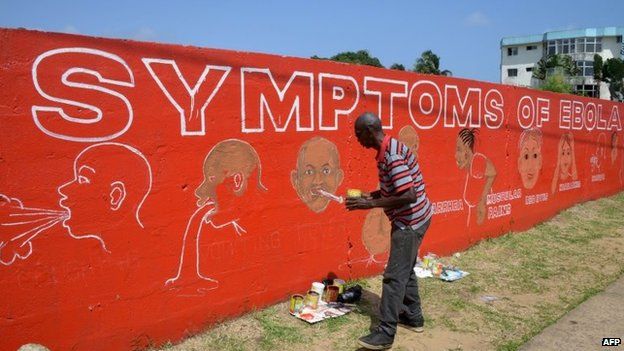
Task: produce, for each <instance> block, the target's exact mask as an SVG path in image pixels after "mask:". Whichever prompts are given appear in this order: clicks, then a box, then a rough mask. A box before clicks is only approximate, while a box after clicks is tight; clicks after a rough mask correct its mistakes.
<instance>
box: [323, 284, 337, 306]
mask: <svg viewBox="0 0 624 351" xmlns="http://www.w3.org/2000/svg"><path fill="white" fill-rule="evenodd" d="M339 291H340V288H339V287H337V286H336V285H330V286H328V287H327V294H326V295H325V301H326V302H336V301H337V300H338V293H339Z"/></svg>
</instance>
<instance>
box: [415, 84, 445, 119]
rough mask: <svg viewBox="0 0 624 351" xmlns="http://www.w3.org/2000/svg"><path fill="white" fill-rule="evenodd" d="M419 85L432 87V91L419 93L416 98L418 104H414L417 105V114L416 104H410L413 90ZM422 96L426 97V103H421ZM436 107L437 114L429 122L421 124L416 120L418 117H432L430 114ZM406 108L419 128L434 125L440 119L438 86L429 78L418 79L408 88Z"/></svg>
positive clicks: (440, 100)
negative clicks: (418, 96)
mask: <svg viewBox="0 0 624 351" xmlns="http://www.w3.org/2000/svg"><path fill="white" fill-rule="evenodd" d="M420 85H422V86H423V87H425V89H426V87H430V89H431V88H433V89H434V91H432V92H431V93H430V92H424V93H422V94H421V95H420V98H419V99H418V104H416V106H418V112H419V113H420V115H418V114H416V113H415V112H416V111H415V109H416V106H412V97H413V96H414V91H415V90H416V88H418V86H420ZM423 98H427V100H428V101H427V103H423ZM436 102H437V103H436ZM426 106H429V107H430V108H426ZM436 107H438V108H437V111H438V114H437V116H435V119H433V120H432V121H431V122H429V124H422V123H419V122H418V118H419V117H432V114H434V113H435V110H436ZM407 109H408V111H409V114H410V118H411V120H412V122H413V123H414V124H415V125H416V126H418V128H419V129H431V128H433V127H435V126H436V125H437V124H438V121H439V120H440V116H442V92H441V91H440V88H439V87H438V86H437V85H436V84H435V83H434V82H432V81H430V80H424V79H423V80H418V81H417V82H416V83H414V84H413V85H412V87H411V88H410V93H409V97H408V99H407ZM427 120H428V119H427Z"/></svg>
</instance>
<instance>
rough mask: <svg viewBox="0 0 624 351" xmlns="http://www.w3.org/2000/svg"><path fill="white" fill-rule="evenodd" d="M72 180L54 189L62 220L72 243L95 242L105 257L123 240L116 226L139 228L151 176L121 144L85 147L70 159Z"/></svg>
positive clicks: (144, 163) (132, 151) (133, 152)
mask: <svg viewBox="0 0 624 351" xmlns="http://www.w3.org/2000/svg"><path fill="white" fill-rule="evenodd" d="M73 171H74V179H72V180H70V181H68V182H67V183H65V184H62V185H61V186H59V188H58V189H57V191H58V194H59V195H60V200H59V205H60V206H61V207H62V208H63V209H65V210H66V211H67V219H65V220H64V221H63V227H65V228H66V229H67V230H68V232H69V235H70V236H71V237H72V238H74V239H95V240H98V241H99V242H100V243H101V245H102V248H103V249H104V250H105V251H107V252H110V247H111V245H112V246H115V245H114V244H115V242H122V241H124V240H126V238H124V235H123V234H122V233H119V232H117V229H119V227H120V226H121V225H132V226H140V227H143V223H142V222H141V220H140V218H139V211H140V209H141V206H142V205H143V202H144V201H145V198H146V197H147V195H148V194H149V192H150V190H151V184H152V172H151V168H150V166H149V163H148V162H147V159H146V158H145V156H143V154H141V152H140V151H138V150H137V149H135V148H133V147H130V146H128V145H124V144H118V143H100V144H95V145H92V146H89V147H87V148H86V149H84V150H83V151H82V152H81V153H80V154H79V155H78V156H77V157H76V159H75V160H74V170H73Z"/></svg>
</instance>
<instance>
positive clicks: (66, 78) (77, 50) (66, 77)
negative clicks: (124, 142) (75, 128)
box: [31, 47, 134, 142]
mask: <svg viewBox="0 0 624 351" xmlns="http://www.w3.org/2000/svg"><path fill="white" fill-rule="evenodd" d="M59 54H85V55H96V56H101V57H105V58H107V59H109V60H111V61H112V62H116V63H118V64H120V65H121V66H123V68H124V69H125V70H126V72H127V73H128V77H127V81H123V80H116V79H108V78H104V77H102V75H101V74H100V72H97V71H94V70H92V69H87V68H82V67H73V68H70V69H68V70H67V71H65V72H64V73H63V75H62V77H61V82H62V83H63V84H64V85H66V86H68V87H73V88H80V89H85V90H95V91H99V92H102V93H106V94H109V95H112V96H115V97H117V98H118V99H120V100H121V101H123V103H124V104H125V105H126V108H127V110H128V111H127V112H128V116H127V117H126V119H127V121H126V124H125V125H124V126H123V128H121V130H119V131H117V132H115V133H113V134H111V135H105V136H99V137H77V136H71V135H65V134H61V133H58V132H55V131H53V130H50V129H48V128H47V127H46V126H45V124H46V123H45V122H43V120H42V119H41V117H40V116H39V112H42V111H47V112H55V113H58V114H59V115H60V116H61V118H63V119H64V120H66V121H68V122H72V123H79V124H85V125H90V124H96V123H100V122H101V120H102V118H103V113H102V110H101V109H100V108H98V107H97V106H93V105H89V104H85V103H81V102H78V101H74V100H68V99H62V98H58V97H54V96H51V95H49V94H47V93H46V92H45V91H44V90H43V89H42V88H41V86H40V84H39V78H38V71H37V69H38V67H39V64H41V62H42V61H43V60H44V59H46V58H48V57H51V56H54V55H59ZM76 73H82V74H89V75H92V76H94V77H96V78H97V80H98V81H99V82H101V83H106V84H112V85H117V86H122V87H128V88H133V87H134V75H133V74H132V71H131V70H130V67H128V65H127V64H126V62H125V61H124V60H123V59H122V58H121V57H119V56H117V55H114V54H111V53H108V52H105V51H101V50H96V49H90V48H81V47H74V48H60V49H54V50H49V51H46V52H44V53H43V54H41V55H39V56H37V58H36V59H35V61H34V63H33V66H32V80H33V84H34V86H35V89H36V90H37V92H38V93H39V94H40V95H41V96H43V97H44V98H46V99H47V100H50V101H53V102H57V103H60V104H66V105H70V106H76V107H78V108H83V109H86V110H89V111H93V112H95V113H96V115H97V117H95V118H90V119H89V118H75V117H71V116H69V115H67V114H66V113H65V111H63V108H61V107H52V106H37V105H33V106H32V108H31V112H32V116H33V120H34V122H35V124H36V125H37V127H38V128H39V129H40V130H41V131H42V132H44V133H45V134H47V135H49V136H51V137H54V138H58V139H62V140H68V141H76V142H101V141H107V140H111V139H115V138H117V137H118V136H120V135H122V134H124V133H125V132H126V131H127V130H128V129H129V128H130V126H131V125H132V120H133V111H132V106H131V104H130V101H128V99H127V98H126V97H125V96H124V95H123V94H120V93H119V92H117V91H114V90H110V89H107V88H104V87H102V86H98V85H92V84H87V83H80V82H73V81H72V80H71V79H70V78H71V76H72V75H73V74H76ZM117 118H119V116H117Z"/></svg>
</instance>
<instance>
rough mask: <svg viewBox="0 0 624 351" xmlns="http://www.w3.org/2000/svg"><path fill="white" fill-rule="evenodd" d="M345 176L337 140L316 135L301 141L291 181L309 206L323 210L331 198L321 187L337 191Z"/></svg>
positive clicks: (302, 199) (314, 209)
mask: <svg viewBox="0 0 624 351" xmlns="http://www.w3.org/2000/svg"><path fill="white" fill-rule="evenodd" d="M343 178H344V173H343V171H342V169H341V168H340V155H339V154H338V149H337V148H336V145H335V144H334V143H332V142H331V141H329V140H327V139H325V138H321V137H314V138H312V139H310V140H308V141H306V142H304V143H303V145H301V148H300V149H299V154H298V157H297V169H295V170H293V171H292V172H291V173H290V181H291V183H292V186H293V188H294V189H295V191H297V195H299V198H300V199H301V201H303V203H305V204H306V206H308V208H309V209H310V210H312V211H314V212H317V213H318V212H322V211H324V210H325V208H327V205H328V204H329V201H330V200H329V199H328V198H327V197H324V196H321V195H320V194H319V193H318V190H324V191H327V192H329V193H332V194H334V193H335V192H336V190H337V189H338V187H339V186H340V184H341V183H342V180H343Z"/></svg>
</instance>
